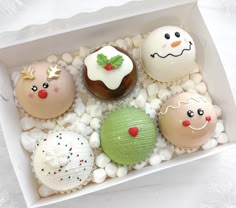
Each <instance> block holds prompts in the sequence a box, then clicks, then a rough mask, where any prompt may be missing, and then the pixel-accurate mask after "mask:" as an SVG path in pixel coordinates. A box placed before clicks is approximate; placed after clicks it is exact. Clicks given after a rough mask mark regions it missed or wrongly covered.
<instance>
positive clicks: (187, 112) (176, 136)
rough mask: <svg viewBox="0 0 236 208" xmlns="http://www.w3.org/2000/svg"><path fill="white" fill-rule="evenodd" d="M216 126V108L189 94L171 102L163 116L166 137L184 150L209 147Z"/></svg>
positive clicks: (200, 97)
mask: <svg viewBox="0 0 236 208" xmlns="http://www.w3.org/2000/svg"><path fill="white" fill-rule="evenodd" d="M216 122H217V116H216V112H215V109H214V107H213V105H212V104H211V103H210V102H208V101H207V100H206V99H205V98H204V97H202V96H201V95H198V94H191V93H187V92H185V93H181V94H178V95H175V96H173V97H171V98H169V99H168V100H167V101H166V102H165V103H164V105H163V106H162V107H161V110H160V113H159V127H160V130H161V132H162V134H163V136H164V137H165V138H166V139H167V140H168V141H169V142H171V143H172V144H174V145H176V146H177V147H182V148H198V147H200V146H201V145H203V144H204V143H206V142H207V141H208V139H210V138H211V136H212V134H213V133H214V130H215V126H216Z"/></svg>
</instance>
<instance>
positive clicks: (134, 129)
mask: <svg viewBox="0 0 236 208" xmlns="http://www.w3.org/2000/svg"><path fill="white" fill-rule="evenodd" d="M128 132H129V134H130V135H131V136H132V137H136V136H137V135H138V132H139V129H138V127H131V128H129V130H128Z"/></svg>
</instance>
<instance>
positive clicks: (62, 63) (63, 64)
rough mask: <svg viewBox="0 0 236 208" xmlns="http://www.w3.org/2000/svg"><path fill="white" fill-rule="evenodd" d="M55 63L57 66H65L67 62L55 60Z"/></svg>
mask: <svg viewBox="0 0 236 208" xmlns="http://www.w3.org/2000/svg"><path fill="white" fill-rule="evenodd" d="M57 64H58V65H59V66H61V67H66V66H67V63H66V62H64V61H62V60H59V61H58V62H57Z"/></svg>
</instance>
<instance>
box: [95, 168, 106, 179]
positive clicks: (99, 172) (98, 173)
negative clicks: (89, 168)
mask: <svg viewBox="0 0 236 208" xmlns="http://www.w3.org/2000/svg"><path fill="white" fill-rule="evenodd" d="M106 177H107V174H106V171H105V170H104V169H103V168H98V169H96V170H95V171H93V174H92V181H93V182H95V183H102V182H103V181H105V179H106Z"/></svg>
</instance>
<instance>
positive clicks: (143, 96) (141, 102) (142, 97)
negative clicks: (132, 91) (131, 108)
mask: <svg viewBox="0 0 236 208" xmlns="http://www.w3.org/2000/svg"><path fill="white" fill-rule="evenodd" d="M147 97H148V95H147V91H146V90H145V89H141V90H140V92H139V94H138V96H137V97H136V99H135V104H136V106H138V107H140V108H143V107H144V106H145V104H146V101H147Z"/></svg>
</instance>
